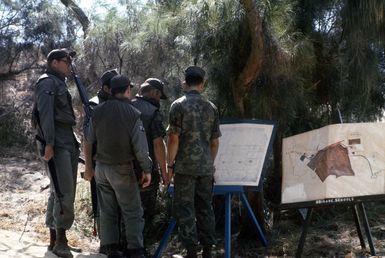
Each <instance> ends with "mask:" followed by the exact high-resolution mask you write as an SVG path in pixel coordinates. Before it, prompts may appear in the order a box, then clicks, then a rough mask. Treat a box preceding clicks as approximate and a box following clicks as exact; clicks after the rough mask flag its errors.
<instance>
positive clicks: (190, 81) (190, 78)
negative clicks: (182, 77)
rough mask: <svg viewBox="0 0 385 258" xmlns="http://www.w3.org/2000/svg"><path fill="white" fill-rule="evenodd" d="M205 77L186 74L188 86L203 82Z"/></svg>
mask: <svg viewBox="0 0 385 258" xmlns="http://www.w3.org/2000/svg"><path fill="white" fill-rule="evenodd" d="M203 80H204V79H203V78H202V77H201V76H198V75H188V76H186V84H187V86H196V85H199V84H201V83H202V82H203Z"/></svg>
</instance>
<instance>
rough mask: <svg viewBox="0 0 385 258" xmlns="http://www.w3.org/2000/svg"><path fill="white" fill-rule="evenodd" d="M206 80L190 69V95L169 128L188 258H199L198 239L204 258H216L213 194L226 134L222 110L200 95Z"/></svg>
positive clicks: (177, 211)
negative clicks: (213, 252)
mask: <svg viewBox="0 0 385 258" xmlns="http://www.w3.org/2000/svg"><path fill="white" fill-rule="evenodd" d="M204 76H205V72H204V70H203V69H202V68H200V67H197V66H190V67H188V68H187V69H186V71H185V79H186V82H185V83H186V94H185V96H183V97H181V98H179V99H177V100H175V101H174V102H173V103H172V105H171V108H170V114H169V116H170V117H169V123H170V124H169V127H168V128H167V132H168V144H167V150H168V153H167V161H168V172H169V174H170V175H173V174H174V186H175V192H174V216H175V218H176V221H177V224H178V228H179V237H180V239H181V241H182V243H183V245H184V246H185V247H186V249H187V256H186V257H188V258H194V257H197V245H198V237H197V236H199V241H200V244H201V245H203V253H202V257H203V258H209V257H211V249H212V245H214V244H216V239H215V218H214V212H213V208H212V190H213V175H214V159H215V157H216V154H217V152H218V146H219V140H218V138H219V137H220V136H221V133H220V130H219V117H218V110H217V108H216V107H215V105H214V104H213V103H211V102H210V101H208V100H207V99H206V98H205V97H203V96H202V95H201V92H202V91H203V89H204V87H203V86H204ZM195 219H196V222H195ZM197 231H198V232H197Z"/></svg>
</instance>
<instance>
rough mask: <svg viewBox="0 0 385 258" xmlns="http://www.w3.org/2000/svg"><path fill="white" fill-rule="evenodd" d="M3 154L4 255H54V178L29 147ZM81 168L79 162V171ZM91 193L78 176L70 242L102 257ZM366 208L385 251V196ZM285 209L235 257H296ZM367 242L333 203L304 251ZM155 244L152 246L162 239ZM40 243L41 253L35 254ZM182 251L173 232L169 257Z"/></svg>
mask: <svg viewBox="0 0 385 258" xmlns="http://www.w3.org/2000/svg"><path fill="white" fill-rule="evenodd" d="M0 154H1V155H0V185H1V186H2V187H1V188H0V230H1V231H0V257H55V256H54V255H52V254H49V253H46V252H45V249H46V244H47V242H48V232H47V229H46V227H45V226H44V214H45V209H46V203H47V198H48V183H49V181H48V179H47V177H46V176H45V174H44V166H43V164H42V163H41V161H40V160H38V159H37V158H36V155H35V154H34V153H24V152H23V151H22V150H21V149H20V148H18V149H7V150H2V151H0ZM82 170H83V168H82V166H80V167H79V171H82ZM89 195H90V193H89V187H88V183H87V182H85V181H83V180H82V179H81V178H78V191H77V195H76V219H75V223H74V225H73V227H72V229H71V230H70V231H69V241H70V243H71V244H72V245H75V246H79V247H81V248H82V249H83V251H84V253H83V254H81V255H79V256H77V257H101V256H97V255H96V254H95V253H96V252H97V248H98V244H99V243H98V239H97V237H94V236H92V230H93V227H92V218H91V216H90V213H91V205H90V200H89ZM366 210H367V213H368V218H369V223H370V225H371V232H372V234H373V239H374V246H375V249H376V252H377V255H380V256H381V255H383V256H385V202H375V203H367V204H366ZM280 215H281V218H280V220H279V222H276V223H275V224H274V225H272V226H271V228H269V229H268V230H267V233H266V236H267V238H268V241H269V247H268V248H262V247H260V245H259V242H258V241H257V240H256V239H255V240H239V239H238V238H237V235H234V236H233V238H232V251H233V252H232V257H293V256H294V254H295V250H296V247H297V244H298V240H299V237H300V233H301V220H300V217H299V215H298V213H297V212H296V211H282V212H281V214H280ZM159 221H160V222H161V220H159ZM162 223H163V224H162V225H163V227H158V229H159V228H164V226H165V222H164V221H163V222H162ZM251 230H253V229H251ZM218 236H219V244H218V246H217V250H216V253H217V257H223V256H224V252H223V237H222V234H220V233H219V234H218ZM366 246H367V248H366V249H364V250H362V248H361V246H360V243H359V240H358V237H357V232H356V228H355V224H354V220H353V215H352V211H351V209H350V208H349V207H332V208H329V209H323V210H316V212H315V214H314V215H313V220H312V224H311V227H310V228H309V234H308V237H307V239H306V243H305V248H304V252H303V257H370V252H369V248H368V244H366ZM151 247H152V251H153V250H154V249H155V248H156V247H157V242H153V243H152V246H151ZM35 248H37V250H39V251H38V252H40V255H37V256H33V255H32V253H33V250H35ZM31 250H32V251H31ZM31 252H32V253H31ZM183 252H184V251H183V249H182V248H181V247H180V244H179V242H178V241H177V238H176V236H175V235H172V237H171V239H170V241H169V244H168V247H167V249H166V250H165V252H164V257H172V254H175V253H180V254H183ZM93 253H94V255H92V254H93ZM43 255H44V256H43ZM50 255H51V256H50Z"/></svg>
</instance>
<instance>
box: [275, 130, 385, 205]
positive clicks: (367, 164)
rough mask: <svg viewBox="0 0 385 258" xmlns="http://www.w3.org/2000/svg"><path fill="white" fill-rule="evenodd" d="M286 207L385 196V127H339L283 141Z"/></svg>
mask: <svg viewBox="0 0 385 258" xmlns="http://www.w3.org/2000/svg"><path fill="white" fill-rule="evenodd" d="M282 166H283V172H282V173H283V175H282V203H298V202H306V201H314V200H322V199H327V198H342V197H357V196H369V195H378V194H385V123H346V124H334V125H329V126H325V127H322V128H320V129H317V130H312V131H309V132H306V133H302V134H299V135H295V136H291V137H288V138H284V139H283V145H282Z"/></svg>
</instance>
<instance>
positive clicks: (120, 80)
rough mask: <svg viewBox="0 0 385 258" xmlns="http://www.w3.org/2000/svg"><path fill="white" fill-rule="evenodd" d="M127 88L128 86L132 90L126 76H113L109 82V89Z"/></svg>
mask: <svg viewBox="0 0 385 258" xmlns="http://www.w3.org/2000/svg"><path fill="white" fill-rule="evenodd" d="M127 86H130V87H131V88H132V83H131V81H130V79H129V78H128V76H126V75H121V74H118V75H115V76H114V77H112V79H111V81H110V88H111V89H118V88H126V87H127Z"/></svg>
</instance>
